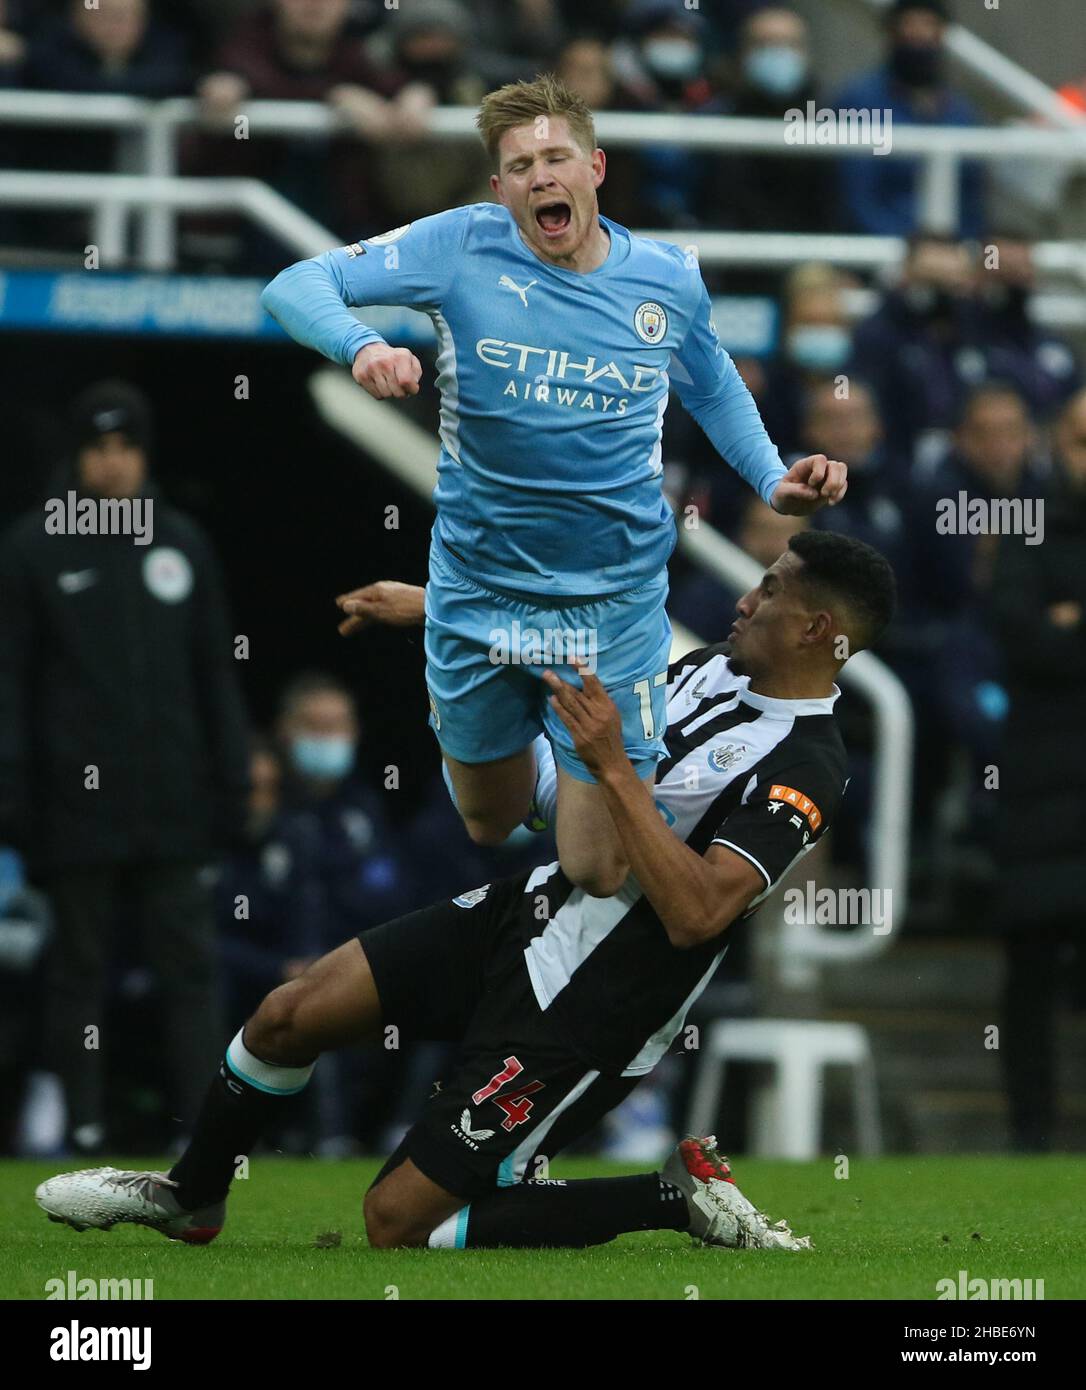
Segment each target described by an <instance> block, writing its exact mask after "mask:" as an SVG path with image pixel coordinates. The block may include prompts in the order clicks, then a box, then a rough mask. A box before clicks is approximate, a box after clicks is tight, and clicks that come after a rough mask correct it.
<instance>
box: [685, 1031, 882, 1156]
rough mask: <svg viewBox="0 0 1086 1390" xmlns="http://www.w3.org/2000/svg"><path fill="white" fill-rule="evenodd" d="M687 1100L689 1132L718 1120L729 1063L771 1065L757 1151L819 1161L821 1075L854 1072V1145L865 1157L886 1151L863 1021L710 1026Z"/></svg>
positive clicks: (754, 1145) (757, 1131) (759, 1116)
mask: <svg viewBox="0 0 1086 1390" xmlns="http://www.w3.org/2000/svg"><path fill="white" fill-rule="evenodd" d="M705 1038H706V1041H705V1045H704V1048H703V1050H702V1056H701V1062H700V1064H699V1066H698V1074H697V1078H696V1080H695V1083H694V1090H693V1094H692V1096H691V1101H690V1111H689V1116H688V1124H687V1132H688V1133H690V1134H705V1133H708V1132H709V1131H711V1130H712V1129H713V1128H714V1127H715V1125H716V1117H717V1112H718V1109H719V1106H720V1095H721V1091H722V1089H723V1085H724V1073H725V1070H726V1068H727V1066H728V1063H729V1062H768V1063H770V1064H771V1065H772V1066H773V1067H774V1068H775V1076H774V1084H773V1087H772V1091H771V1093H770V1095H769V1096H768V1097H767V1098H766V1099H767V1104H765V1105H764V1106H761V1107H758V1108H757V1111H756V1118H755V1122H754V1125H753V1141H752V1150H753V1152H754V1153H757V1154H760V1155H762V1156H764V1157H773V1158H796V1159H812V1158H817V1156H818V1153H819V1140H820V1138H821V1128H822V1126H821V1119H822V1116H821V1097H822V1090H821V1085H822V1072H823V1069H824V1068H825V1067H828V1066H847V1067H849V1068H850V1071H851V1086H852V1107H853V1116H854V1119H855V1124H856V1142H857V1146H858V1148H859V1151H860V1152H861V1153H864V1154H878V1153H881V1151H882V1128H881V1124H880V1121H879V1103H878V1088H877V1085H876V1082H875V1064H874V1059H873V1058H872V1055H871V1045H870V1043H869V1042H868V1037H867V1030H866V1029H865V1028H861V1027H860V1025H859V1024H858V1023H832V1022H831V1023H823V1022H819V1021H817V1020H808V1019H791V1018H789V1019H783V1018H749V1019H724V1020H721V1021H720V1022H717V1023H715V1024H713V1025H712V1027H711V1028H709V1029H708V1031H707V1033H706V1035H705Z"/></svg>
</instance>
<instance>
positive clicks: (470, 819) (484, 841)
mask: <svg viewBox="0 0 1086 1390" xmlns="http://www.w3.org/2000/svg"><path fill="white" fill-rule="evenodd" d="M517 824H518V822H517V821H508V820H497V819H488V818H486V817H482V816H465V817H464V828H465V829H466V830H467V832H468V835H469V836H470V837H471V841H472V844H476V845H479V846H481V847H482V848H483V849H496V848H497V846H498V845H503V844H505V842H506V840H508V838H509V836H510V835H511V834H512V833H513V831H514V829H515V828H516V826H517Z"/></svg>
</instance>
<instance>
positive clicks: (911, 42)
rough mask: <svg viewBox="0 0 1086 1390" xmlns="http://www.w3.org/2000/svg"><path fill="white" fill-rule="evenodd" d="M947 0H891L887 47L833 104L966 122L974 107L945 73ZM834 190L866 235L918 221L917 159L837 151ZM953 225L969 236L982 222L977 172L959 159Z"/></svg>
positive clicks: (901, 120)
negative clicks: (872, 68)
mask: <svg viewBox="0 0 1086 1390" xmlns="http://www.w3.org/2000/svg"><path fill="white" fill-rule="evenodd" d="M948 22H949V12H948V10H947V6H946V0H894V3H893V4H892V5H891V6H890V8H889V9H888V11H887V13H886V35H887V55H886V62H885V64H884V65H883V66H882V67H881V68H879V69H877V70H876V71H875V72H872V73H868V74H866V75H864V76H862V77H858V78H856V79H855V80H854V81H852V82H851V83H850V84H849V85H848V86H846V88H845V89H844V91H842V92H841V93H840V94H839V95H838V97H837V100H836V101H834V102H832V103H831V105H832V106H833V107H834V108H835V109H837V110H849V109H859V110H865V111H872V112H874V111H891V112H892V113H893V121H894V124H895V125H931V126H948V125H949V126H969V125H975V124H976V113H975V112H974V109H973V106H972V104H971V103H970V102H969V100H968V99H967V98H966V97H965V96H963V95H962V94H961V93H960V92H958V91H957V90H956V89H955V88H954V87H953V86H951V84H950V82H949V81H948V79H947V76H946V71H945V65H946V53H945V49H944V39H945V37H946V28H947V24H948ZM837 163H838V170H839V175H840V190H841V196H842V198H843V199H844V204H845V211H846V213H847V215H848V219H849V222H850V223H851V225H852V226H853V227H854V228H855V229H856V230H857V231H860V232H866V233H868V234H870V235H872V236H902V237H907V236H911V235H912V234H913V233H914V232H916V231H917V230H918V229H919V227H920V211H921V210H920V185H921V175H922V170H923V163H922V161H920V160H918V159H908V158H898V157H897V156H895V155H875V154H874V152H873V151H872V150H871V149H863V150H861V151H859V152H857V153H848V152H842V158H841V159H840V160H839V161H838V162H837ZM958 192H959V207H960V217H959V222H958V227H957V231H958V234H959V235H960V236H963V237H976V236H979V235H980V234H981V230H982V228H983V225H984V209H983V190H982V181H981V172H980V170H979V168H978V167H977V165H976V164H972V163H970V162H968V161H965V162H963V164H962V171H961V175H960V180H959V188H958Z"/></svg>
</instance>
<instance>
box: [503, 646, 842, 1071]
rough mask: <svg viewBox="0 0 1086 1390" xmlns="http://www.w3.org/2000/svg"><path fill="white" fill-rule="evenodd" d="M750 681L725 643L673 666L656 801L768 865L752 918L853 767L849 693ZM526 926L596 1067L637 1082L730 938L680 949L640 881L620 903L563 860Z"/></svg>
mask: <svg viewBox="0 0 1086 1390" xmlns="http://www.w3.org/2000/svg"><path fill="white" fill-rule="evenodd" d="M749 684H750V683H749V679H748V678H747V677H746V676H740V675H736V674H735V673H734V672H733V671H732V670H731V667H730V665H729V662H728V647H727V644H725V643H721V644H718V645H717V646H712V647H704V648H701V649H700V650H698V651H695V652H691V653H690V654H689V655H688V656H685V657H683V658H682V660H681V661H678V662H676V663H674V664H673V665H672V666H671V668H670V670H669V672H668V687H667V734H666V739H665V741H666V745H667V756H666V758H665V759H664V760H663V761H662V762H661V763H660V764H659V765H658V768H657V777H656V789H655V797H656V803H657V806H658V807H659V810H660V814H661V815H662V816H663V817H664V819H665V820H666V821H667V823H668V824H669V825H670V826H671V828H672V830H674V832H675V834H676V835H678V836H679V837H680V838H681V839H683V840H685V841H686V843H687V844H688V845H689V846H690V847H691V849H693V850H695V851H697V853H698V854H704V853H705V852H706V850H707V849H708V847H709V845H710V844H712V843H716V844H721V845H726V846H727V847H728V848H729V849H730V850H733V851H734V852H735V853H736V854H739V855H741V856H742V857H743V858H744V859H746V860H749V862H750V863H751V864H753V865H754V866H755V868H756V869H757V870H758V872H759V873H760V874H761V875H762V877H763V878H764V879H765V892H763V893H762V894H760V895H759V896H758V897H757V898H755V900H754V902H753V903H752V904H751V906H750V908H749V909H748V912H752V911H754V909H755V908H756V907H757V905H758V903H760V902H761V901H762V899H763V898H764V897H765V896H766V895H767V894H768V893H769V891H770V889H771V888H772V887H773V885H774V884H775V883H776V882H777V880H778V879H779V878H780V877H781V876H782V875H783V874H784V873H785V872H786V871H787V870H788V869H789V868H790V867H791V865H792V863H793V862H794V861H795V860H796V859H797V858H798V857H799V856H801V855H803V854H805V853H807V852H809V851H810V850H811V849H813V848H814V846H815V845H816V844H817V843H818V841H819V839H820V838H821V837H822V835H824V834H825V832H826V828H827V826H829V825H830V823H831V822H832V820H833V818H834V816H835V814H836V811H837V807H838V805H839V803H840V800H841V796H842V794H843V792H844V788H845V783H846V781H847V771H846V756H845V748H844V744H843V743H842V741H841V736H840V733H839V731H838V728H837V721H836V719H835V718H834V715H833V706H834V703H835V702H836V700H837V697H838V695H839V694H840V691H839V690H838V689H837V687H836V686H834V690H833V694H832V695H829V696H826V697H825V698H824V699H812V700H778V699H771V698H769V697H768V696H765V695H757V694H754V693H753V692H752V691H751V690H750V689H749ZM744 915H745V914H744ZM520 927H521V932H522V939H523V941H524V958H525V962H526V965H527V968H528V974H529V976H530V977H531V982H532V988H533V990H534V992H535V996H536V999H537V1000H538V1002H539V1006H540V1008H541V1009H543V1010H544V1011H545V1013H547V1014H548V1015H549V1016H550V1017H551V1018H552V1019H553V1021H554V1023H555V1024H556V1026H557V1028H558V1030H559V1031H560V1032H561V1034H562V1035H563V1036H564V1037H565V1038H566V1039H567V1040H568V1041H569V1042H570V1043H571V1044H572V1045H573V1046H575V1047H576V1048H577V1049H578V1051H579V1052H580V1053H581V1054H582V1055H583V1056H585V1057H586V1059H587V1060H589V1061H591V1063H592V1064H593V1065H594V1066H596V1067H598V1068H599V1069H600V1070H601V1071H604V1072H609V1073H615V1072H619V1073H621V1074H622V1075H625V1076H635V1075H639V1074H641V1073H643V1072H647V1071H649V1070H651V1068H652V1067H653V1066H655V1064H656V1063H657V1062H658V1061H659V1059H660V1058H661V1057H662V1056H663V1055H664V1053H665V1052H666V1051H667V1049H668V1047H669V1046H670V1045H671V1042H672V1040H673V1039H674V1037H675V1036H676V1034H677V1033H678V1032H679V1030H680V1029H681V1028H682V1025H683V1020H684V1019H685V1017H686V1013H687V1010H688V1009H689V1008H690V1006H691V1004H692V1003H693V1002H694V1000H695V999H696V998H697V996H698V995H699V994H700V993H701V991H702V990H703V989H704V988H705V986H706V985H707V984H708V982H709V979H710V978H711V976H712V974H713V971H714V970H715V968H716V966H717V963H718V962H719V960H720V957H721V955H722V954H723V952H724V949H725V948H726V946H727V932H725V933H723V934H722V935H721V936H719V937H717V938H715V939H714V940H712V941H709V942H706V943H705V944H704V945H701V946H697V947H694V948H693V949H691V950H679V949H677V948H676V947H674V946H672V945H671V943H670V942H669V941H668V938H667V933H666V932H665V930H664V927H663V924H662V923H661V922H660V920H659V918H658V917H657V915H656V912H655V911H654V909H653V908H652V906H651V904H650V903H649V901H648V899H647V898H645V896H644V894H643V893H642V892H641V889H640V887H639V886H638V885H637V883H636V882H635V881H634V879H633V877H632V875H631V877H630V878H628V879H627V881H626V883H625V885H624V886H623V888H622V890H621V892H619V893H618V894H616V895H615V896H614V897H613V898H593V897H589V896H588V895H587V894H586V893H584V892H583V891H582V890H581V889H578V888H574V887H573V886H572V885H571V884H570V882H569V880H568V879H567V878H566V877H565V875H564V874H563V873H562V871H561V868H560V867H559V865H558V864H548V865H544V866H542V867H540V868H538V869H536V870H535V871H534V872H533V873H532V874H531V875H530V877H529V878H528V880H527V883H526V885H525V889H524V898H523V901H522V907H521V920H520Z"/></svg>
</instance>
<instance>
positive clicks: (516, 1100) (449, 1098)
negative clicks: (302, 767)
mask: <svg viewBox="0 0 1086 1390" xmlns="http://www.w3.org/2000/svg"><path fill="white" fill-rule="evenodd" d="M526 879H527V874H521V875H519V876H517V877H516V878H512V879H504V880H502V881H501V882H498V883H494V884H492V885H490V886H489V887H488V888H487V890H486V892H485V893H484V894H483V896H481V897H479V896H478V895H479V894H480V893H481V892H482V890H479V889H476V890H474V892H472V893H470V894H465V895H462V896H461V897H460V898H459V899H452V900H448V901H445V902H442V903H437V904H435V905H434V906H433V907H426V908H423V909H422V910H421V911H419V912H412V913H409V914H408V915H407V916H406V917H399V918H397V919H396V920H395V921H393V922H386V923H385V924H384V925H383V926H380V927H375V928H373V929H372V930H371V931H367V932H363V933H362V935H361V936H360V937H359V941H360V942H361V943H362V949H363V950H364V951H365V953H366V959H367V960H368V961H369V965H370V969H371V970H372V971H373V977H374V980H375V982H376V985H377V994H378V997H379V999H380V1001H381V1020H382V1027H383V1028H385V1029H387V1028H389V1027H390V1026H391V1027H395V1028H397V1029H398V1030H399V1035H400V1040H401V1041H403V1042H408V1041H414V1040H419V1041H423V1040H425V1041H433V1042H455V1043H458V1044H459V1045H460V1055H459V1059H458V1062H457V1065H456V1069H455V1071H454V1073H453V1075H452V1076H451V1077H449V1078H448V1079H447V1080H443V1081H442V1082H440V1083H439V1084H438V1086H437V1087H436V1088H435V1094H434V1095H432V1096H431V1097H430V1099H429V1101H428V1102H427V1104H426V1107H425V1109H424V1110H423V1113H422V1115H421V1117H420V1118H419V1120H418V1122H417V1123H416V1124H415V1125H414V1126H412V1128H411V1129H410V1130H409V1131H408V1133H407V1135H406V1136H405V1138H404V1140H403V1142H402V1143H401V1145H400V1147H399V1148H398V1149H397V1150H396V1153H395V1154H393V1156H392V1158H390V1159H389V1161H388V1163H387V1164H386V1165H385V1167H384V1168H383V1169H382V1171H381V1173H380V1174H379V1175H378V1178H377V1181H378V1182H379V1181H380V1180H381V1178H382V1177H384V1175H385V1174H386V1173H387V1172H389V1171H391V1169H392V1168H394V1167H395V1166H396V1165H397V1164H398V1163H400V1162H402V1161H403V1159H405V1158H410V1159H411V1160H412V1161H413V1162H414V1163H415V1165H416V1166H417V1167H418V1168H419V1169H420V1170H421V1171H422V1172H423V1173H425V1175H426V1176H427V1177H428V1178H430V1179H431V1181H433V1182H436V1183H437V1184H438V1185H439V1186H440V1187H443V1188H445V1190H446V1191H447V1192H451V1193H453V1194H454V1195H455V1196H458V1197H464V1198H465V1199H467V1200H471V1199H472V1198H474V1197H481V1196H484V1195H486V1194H487V1193H489V1192H493V1191H494V1189H495V1187H505V1186H508V1185H510V1184H512V1183H516V1182H520V1181H522V1180H523V1179H525V1178H544V1177H546V1176H547V1162H546V1161H547V1160H548V1159H549V1158H551V1157H552V1156H553V1155H554V1154H556V1153H558V1152H559V1150H561V1149H562V1148H564V1147H565V1146H566V1145H567V1144H569V1143H571V1142H572V1141H573V1140H575V1139H578V1138H580V1137H581V1136H582V1135H584V1134H586V1133H588V1131H589V1130H591V1129H592V1128H594V1126H595V1125H596V1124H597V1123H598V1122H599V1121H600V1120H601V1119H602V1118H603V1116H604V1115H606V1114H607V1113H608V1111H610V1110H613V1109H614V1107H615V1106H616V1105H618V1104H619V1103H620V1102H621V1101H622V1100H624V1099H625V1098H626V1096H628V1095H629V1093H630V1092H631V1091H632V1090H633V1088H634V1086H635V1085H636V1084H637V1082H638V1080H639V1079H640V1078H639V1077H623V1076H604V1075H601V1073H600V1072H599V1071H597V1070H595V1069H594V1068H593V1067H592V1066H591V1065H590V1064H589V1063H587V1062H585V1061H584V1060H582V1059H581V1058H580V1057H579V1056H578V1055H577V1054H576V1053H575V1052H574V1051H573V1050H572V1048H570V1047H569V1046H567V1045H566V1043H565V1042H564V1041H563V1040H562V1039H561V1038H560V1037H559V1036H558V1035H557V1034H556V1032H555V1030H554V1027H553V1025H552V1024H551V1021H550V1020H549V1019H548V1018H547V1017H546V1015H545V1014H544V1012H543V1011H542V1010H541V1009H540V1007H539V1005H538V1003H537V1002H536V997H535V994H534V992H533V990H532V985H531V981H530V980H529V978H528V971H527V967H526V966H525V963H524V944H523V940H522V938H521V934H520V931H519V928H518V920H517V919H518V914H519V912H520V911H521V910H522V907H521V903H522V899H523V890H524V883H525V881H526Z"/></svg>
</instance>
